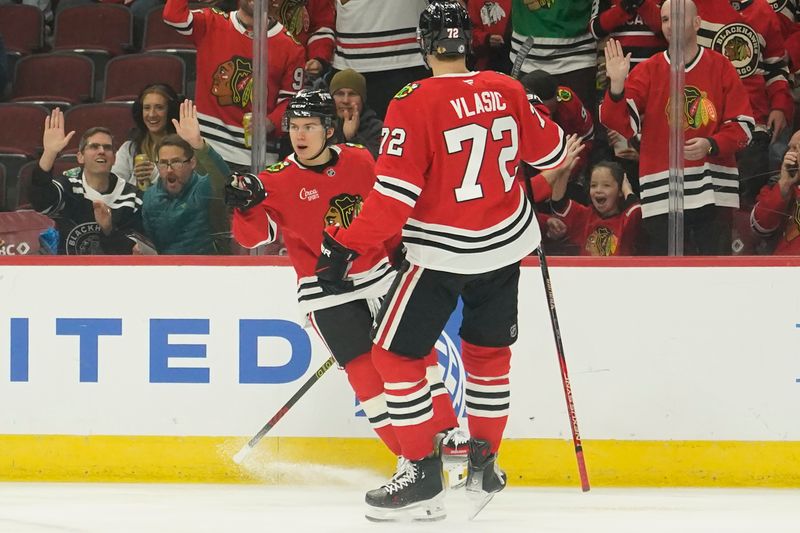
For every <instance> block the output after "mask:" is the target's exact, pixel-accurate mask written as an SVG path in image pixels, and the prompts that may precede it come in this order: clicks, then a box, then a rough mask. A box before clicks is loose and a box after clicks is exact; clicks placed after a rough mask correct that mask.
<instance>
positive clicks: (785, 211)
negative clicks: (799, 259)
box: [750, 183, 800, 255]
mask: <svg viewBox="0 0 800 533" xmlns="http://www.w3.org/2000/svg"><path fill="white" fill-rule="evenodd" d="M750 223H751V225H752V226H753V229H754V230H755V231H756V233H759V234H761V235H764V236H770V235H774V234H775V233H777V232H778V231H781V236H780V238H779V239H778V243H777V245H776V247H775V251H774V252H773V254H774V255H800V239H798V237H800V186H798V185H795V186H793V187H792V188H791V189H790V191H789V199H788V200H786V199H784V198H783V196H781V188H780V187H779V186H778V184H777V183H776V184H770V185H765V186H764V188H762V189H761V192H760V193H759V195H758V200H757V201H756V205H755V206H754V207H753V211H752V213H751V214H750Z"/></svg>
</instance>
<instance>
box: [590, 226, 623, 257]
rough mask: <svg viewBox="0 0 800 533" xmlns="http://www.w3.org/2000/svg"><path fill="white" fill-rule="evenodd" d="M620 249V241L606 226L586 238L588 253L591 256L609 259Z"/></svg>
mask: <svg viewBox="0 0 800 533" xmlns="http://www.w3.org/2000/svg"><path fill="white" fill-rule="evenodd" d="M617 248H619V239H618V238H617V236H616V235H614V233H613V232H612V231H611V230H610V229H608V228H607V227H605V226H600V227H599V228H597V229H595V230H594V231H593V232H592V233H591V234H590V235H589V236H588V237H587V238H586V251H587V252H589V255H593V256H602V257H608V256H611V255H614V254H615V253H616V251H617Z"/></svg>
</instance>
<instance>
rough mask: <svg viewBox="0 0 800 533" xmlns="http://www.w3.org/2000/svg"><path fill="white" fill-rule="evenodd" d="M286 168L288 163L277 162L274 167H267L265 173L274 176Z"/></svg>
mask: <svg viewBox="0 0 800 533" xmlns="http://www.w3.org/2000/svg"><path fill="white" fill-rule="evenodd" d="M288 166H289V162H288V161H278V162H277V163H275V164H274V165H270V166H268V167H267V168H266V171H267V172H272V173H273V174H274V173H275V172H280V171H281V170H283V169H284V168H286V167H288Z"/></svg>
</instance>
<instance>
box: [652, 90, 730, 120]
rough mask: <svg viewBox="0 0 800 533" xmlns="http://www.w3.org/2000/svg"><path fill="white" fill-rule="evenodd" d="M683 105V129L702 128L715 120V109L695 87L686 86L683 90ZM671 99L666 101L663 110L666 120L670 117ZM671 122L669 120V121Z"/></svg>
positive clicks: (706, 97) (705, 95)
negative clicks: (665, 106)
mask: <svg viewBox="0 0 800 533" xmlns="http://www.w3.org/2000/svg"><path fill="white" fill-rule="evenodd" d="M683 95H684V105H683V119H684V120H683V128H684V129H689V128H691V129H693V130H696V129H698V128H702V127H703V126H707V125H708V124H709V123H711V122H716V120H717V108H716V107H714V103H713V102H712V101H711V99H710V98H709V97H708V95H707V93H706V92H705V91H701V90H700V89H698V88H697V87H693V86H691V85H687V86H686V87H684V89H683ZM671 100H672V99H671V98H669V99H667V108H666V109H665V110H664V111H665V112H666V114H667V120H669V117H670V112H669V108H670V103H671ZM669 122H670V123H671V122H672V121H671V120H670V121H669Z"/></svg>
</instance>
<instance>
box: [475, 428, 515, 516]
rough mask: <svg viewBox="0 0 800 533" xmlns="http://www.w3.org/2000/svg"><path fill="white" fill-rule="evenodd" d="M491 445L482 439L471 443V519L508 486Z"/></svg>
mask: <svg viewBox="0 0 800 533" xmlns="http://www.w3.org/2000/svg"><path fill="white" fill-rule="evenodd" d="M490 450H491V445H490V444H489V443H488V442H487V441H485V440H480V439H470V441H469V467H468V470H467V489H466V490H467V497H468V498H469V499H470V501H471V502H472V511H471V512H470V516H469V519H470V520H472V519H474V518H475V517H476V516H478V513H480V512H481V511H482V510H483V508H484V507H486V504H487V503H489V502H490V501H491V499H492V498H494V495H495V494H496V493H498V492H500V491H501V490H503V489H504V488H505V486H506V473H505V472H503V471H502V470H501V469H500V467H499V466H497V454H496V453H491V452H490Z"/></svg>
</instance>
